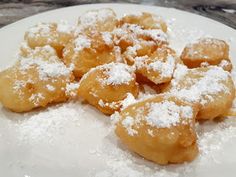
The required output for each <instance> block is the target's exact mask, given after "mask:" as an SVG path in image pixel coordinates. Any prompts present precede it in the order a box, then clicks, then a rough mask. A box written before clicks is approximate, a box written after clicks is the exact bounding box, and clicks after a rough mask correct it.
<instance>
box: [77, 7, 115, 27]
mask: <svg viewBox="0 0 236 177" xmlns="http://www.w3.org/2000/svg"><path fill="white" fill-rule="evenodd" d="M111 17H114V13H113V12H112V10H110V9H105V8H104V9H99V10H94V11H89V12H87V13H85V14H83V15H82V16H80V17H79V25H80V26H79V27H80V28H82V29H85V28H93V27H94V26H95V25H96V24H97V23H98V22H104V21H106V20H107V19H108V18H111Z"/></svg>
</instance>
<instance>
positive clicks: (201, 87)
mask: <svg viewBox="0 0 236 177" xmlns="http://www.w3.org/2000/svg"><path fill="white" fill-rule="evenodd" d="M165 91H169V92H171V93H173V94H174V95H176V96H177V97H180V98H182V99H184V100H187V101H189V102H198V103H200V105H201V108H200V111H199V113H198V115H197V119H214V118H216V117H218V116H221V115H223V114H224V113H225V112H227V111H228V109H230V108H231V105H232V102H233V99H234V97H235V87H234V83H233V80H232V78H231V76H230V74H229V73H228V72H227V71H224V70H223V69H222V68H220V67H217V66H209V67H206V68H194V69H187V68H186V66H184V65H177V68H176V70H175V73H174V78H173V80H172V81H171V84H170V85H169V87H167V88H166V90H165Z"/></svg>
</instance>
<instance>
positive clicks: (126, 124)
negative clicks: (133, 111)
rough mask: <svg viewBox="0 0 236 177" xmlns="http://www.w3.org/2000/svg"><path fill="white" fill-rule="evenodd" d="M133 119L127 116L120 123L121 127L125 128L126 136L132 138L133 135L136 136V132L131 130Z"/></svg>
mask: <svg viewBox="0 0 236 177" xmlns="http://www.w3.org/2000/svg"><path fill="white" fill-rule="evenodd" d="M134 123H135V121H134V118H132V117H130V116H127V117H126V118H125V119H123V121H122V125H123V126H124V127H125V128H126V130H127V132H128V134H129V135H130V136H134V135H135V134H137V133H138V132H137V130H135V129H133V128H132V126H134Z"/></svg>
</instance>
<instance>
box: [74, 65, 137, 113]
mask: <svg viewBox="0 0 236 177" xmlns="http://www.w3.org/2000/svg"><path fill="white" fill-rule="evenodd" d="M128 93H131V94H132V95H133V96H134V97H136V96H137V95H138V84H137V83H136V79H135V74H134V70H133V69H132V68H131V67H130V66H127V65H125V64H123V63H110V64H105V65H101V66H98V67H96V68H93V69H91V70H90V71H89V72H88V73H86V74H85V75H84V76H83V77H82V79H81V80H80V83H79V89H78V95H79V96H80V97H82V98H83V99H84V100H86V101H87V102H88V103H89V104H91V105H93V106H95V107H96V108H98V109H99V110H100V111H101V112H103V113H105V114H112V113H113V112H114V111H116V110H119V109H120V107H121V101H122V100H124V99H125V98H126V97H127V94H128Z"/></svg>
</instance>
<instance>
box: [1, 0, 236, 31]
mask: <svg viewBox="0 0 236 177" xmlns="http://www.w3.org/2000/svg"><path fill="white" fill-rule="evenodd" d="M111 2H115V3H135V4H146V5H156V6H164V7H174V8H177V9H181V10H186V11H189V12H193V13H196V14H200V15H203V16H207V17H209V18H212V19H215V20H217V21H219V22H222V23H224V24H226V25H228V26H231V27H233V28H235V29H236V0H211V1H209V0H1V2H0V27H2V26H5V25H7V24H10V23H13V22H15V21H17V20H19V19H22V18H24V17H28V16H31V15H33V14H37V13H40V12H43V11H47V10H52V9H56V8H61V7H67V6H73V5H79V4H91V3H111Z"/></svg>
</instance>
